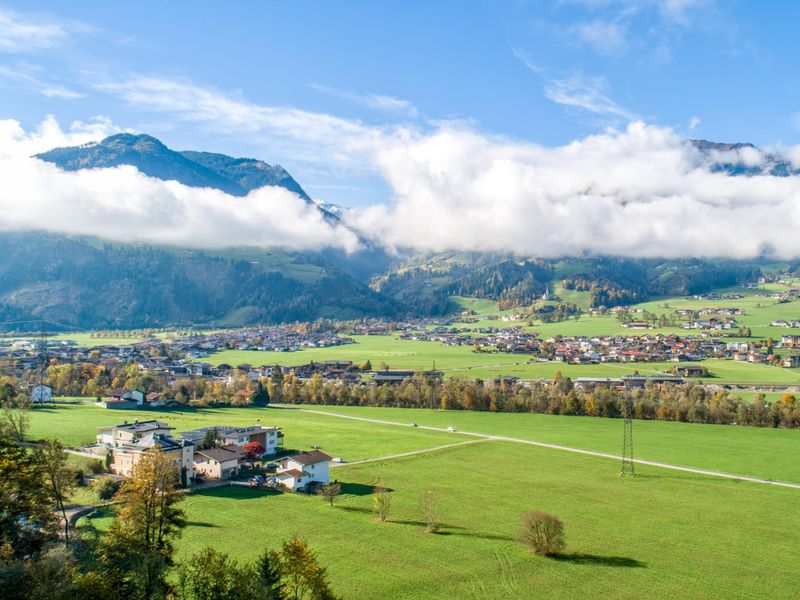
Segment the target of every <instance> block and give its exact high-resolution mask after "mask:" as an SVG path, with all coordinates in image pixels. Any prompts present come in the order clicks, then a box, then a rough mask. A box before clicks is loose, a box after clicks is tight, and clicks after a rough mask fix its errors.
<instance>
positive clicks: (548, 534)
mask: <svg viewBox="0 0 800 600" xmlns="http://www.w3.org/2000/svg"><path fill="white" fill-rule="evenodd" d="M517 538H518V539H519V541H520V542H522V543H523V544H525V546H527V548H528V549H529V550H530V551H531V552H534V553H536V554H538V555H539V556H553V555H555V554H558V553H560V552H562V551H563V550H564V548H565V547H566V544H565V543H564V524H563V523H562V522H561V519H559V518H558V517H557V516H555V515H550V514H548V513H546V512H542V511H539V510H529V511H526V512H524V513H522V515H521V516H520V523H519V531H518V532H517Z"/></svg>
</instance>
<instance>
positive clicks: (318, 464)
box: [276, 450, 331, 491]
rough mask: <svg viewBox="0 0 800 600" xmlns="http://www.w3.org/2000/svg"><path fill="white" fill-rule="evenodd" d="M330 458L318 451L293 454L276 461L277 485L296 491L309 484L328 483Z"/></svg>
mask: <svg viewBox="0 0 800 600" xmlns="http://www.w3.org/2000/svg"><path fill="white" fill-rule="evenodd" d="M330 463H331V457H330V456H328V455H327V454H325V453H324V452H321V451H319V450H314V451H313V452H304V453H303V454H295V455H294V456H288V457H286V458H284V459H281V460H279V461H278V465H279V467H278V473H277V475H276V477H277V479H278V483H280V484H281V485H283V486H284V487H286V488H288V489H290V490H292V491H296V490H301V489H304V488H307V487H308V485H309V484H314V483H316V484H325V483H329V482H330V480H331V478H330Z"/></svg>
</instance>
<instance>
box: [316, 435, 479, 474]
mask: <svg viewBox="0 0 800 600" xmlns="http://www.w3.org/2000/svg"><path fill="white" fill-rule="evenodd" d="M488 441H491V440H489V439H477V440H467V441H466V442H455V443H453V444H444V445H443V446H434V447H433V448H423V449H422V450H411V451H410V452H401V453H399V454H389V455H387V456H379V457H377V458H363V459H361V460H354V461H352V462H342V463H332V464H331V467H332V468H335V467H348V466H350V465H362V464H364V463H371V462H378V461H381V460H391V459H393V458H404V457H406V456H414V455H416V454H426V453H428V452H436V451H437V450H445V449H447V448H454V447H456V446H466V445H467V444H480V443H481V442H488Z"/></svg>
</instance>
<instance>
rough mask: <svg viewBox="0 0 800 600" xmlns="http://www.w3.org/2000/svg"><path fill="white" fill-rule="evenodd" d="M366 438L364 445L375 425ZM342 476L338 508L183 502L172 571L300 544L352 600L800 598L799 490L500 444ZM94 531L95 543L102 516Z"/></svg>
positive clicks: (232, 496) (276, 496)
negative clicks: (534, 546)
mask: <svg viewBox="0 0 800 600" xmlns="http://www.w3.org/2000/svg"><path fill="white" fill-rule="evenodd" d="M362 427H363V428H364V433H365V434H366V433H367V432H368V431H369V430H370V428H371V427H372V425H371V424H362ZM402 431H404V432H405V431H407V430H402ZM334 473H335V476H336V478H337V479H338V480H339V481H341V482H342V484H343V485H342V492H343V493H342V495H341V496H340V497H339V499H338V500H337V502H336V505H335V506H334V507H333V508H331V507H329V506H328V505H327V503H326V502H324V501H323V500H322V499H321V498H319V497H313V496H311V497H309V496H302V495H296V494H289V493H274V492H265V491H259V490H251V489H249V488H239V487H223V488H216V489H212V490H207V491H201V492H197V493H193V494H190V495H189V496H188V497H187V499H186V501H185V503H184V509H185V510H186V516H187V519H188V521H189V525H188V527H187V528H186V531H185V533H184V535H183V537H182V538H181V540H180V542H179V544H178V552H179V555H180V556H181V557H188V556H189V555H191V554H192V553H194V552H197V551H198V550H200V549H201V548H203V547H205V546H212V547H214V548H215V549H217V550H220V551H223V552H229V553H231V554H232V555H233V556H235V557H237V558H240V559H253V558H254V557H255V556H256V555H257V553H258V552H260V551H261V550H262V549H263V548H265V547H275V546H277V545H278V544H279V543H280V542H281V541H283V540H285V539H288V538H289V537H291V536H292V535H295V534H297V535H300V536H302V537H304V538H306V539H307V540H308V541H309V543H310V545H311V546H312V548H313V549H314V550H315V551H316V552H317V553H318V555H319V558H320V560H321V561H322V563H323V564H325V565H326V566H327V567H328V568H329V572H330V576H331V581H332V584H333V587H334V589H335V591H336V592H337V593H338V594H339V595H340V596H342V597H345V598H409V599H415V600H423V599H438V598H445V597H448V598H474V599H481V600H483V599H493V598H498V599H500V598H503V599H504V598H590V597H591V598H612V599H627V598H630V599H634V598H636V599H638V598H643V597H649V598H656V597H658V598H668V597H671V598H685V599H695V598H696V599H709V598H724V599H726V600H727V599H732V598H765V597H769V598H777V599H780V598H793V597H795V594H796V587H795V585H796V576H795V575H796V573H795V564H794V561H793V560H792V557H793V556H794V553H795V549H796V548H797V546H798V544H800V527H798V525H800V517H798V513H797V510H796V509H795V507H796V504H797V499H798V495H797V490H785V489H777V488H772V487H770V486H764V485H757V484H751V483H742V482H736V481H728V480H718V479H714V478H708V477H702V476H695V475H690V474H680V473H672V472H667V471H663V470H658V469H652V468H642V469H640V470H639V475H638V476H637V477H636V478H634V479H623V478H620V477H619V476H618V466H617V464H616V463H614V462H611V461H608V460H604V459H599V458H591V457H586V456H578V455H572V454H568V453H563V452H558V451H555V450H548V449H543V448H536V447H530V446H524V445H521V444H513V443H507V442H494V441H489V442H482V443H476V444H471V445H467V446H460V447H457V448H449V449H446V450H440V451H435V452H431V453H427V454H423V455H416V456H412V457H407V458H400V459H394V460H386V461H378V462H374V463H367V464H362V465H351V466H343V467H341V468H337V469H336V470H335V471H334ZM378 480H380V481H381V482H382V483H383V485H386V486H387V487H389V488H390V489H391V490H392V491H391V494H390V495H391V497H392V505H391V509H390V513H389V521H388V522H386V523H378V522H376V521H375V520H374V519H373V518H372V515H371V510H370V506H371V497H370V492H371V490H372V486H373V485H374V483H375V482H376V481H378ZM429 489H430V490H433V491H434V492H435V494H436V498H437V504H438V513H439V523H440V530H439V532H438V533H436V534H426V533H424V532H423V527H422V523H421V517H420V513H419V503H420V497H421V496H422V495H423V493H424V492H425V491H426V490H429ZM756 507H757V509H756ZM533 508H536V509H540V510H544V511H546V512H550V513H553V514H556V515H558V516H559V517H560V518H561V519H562V520H563V521H564V524H565V528H566V539H567V548H566V550H565V552H564V553H563V554H562V555H560V556H558V557H556V558H551V559H546V558H541V557H536V556H534V555H532V554H531V553H530V552H528V551H527V550H525V549H524V548H523V547H522V546H521V545H520V544H519V543H518V542H516V541H515V533H516V529H517V525H518V522H519V515H520V513H521V512H522V511H524V510H529V509H533ZM743 515H747V518H742V517H743ZM88 522H91V523H92V524H93V525H94V526H95V527H97V528H98V529H100V530H102V529H104V528H105V527H107V526H108V523H109V518H108V513H104V514H102V513H101V515H100V518H95V519H91V520H87V519H83V520H82V523H88ZM754 548H758V552H754ZM432 565H435V568H431V567H432Z"/></svg>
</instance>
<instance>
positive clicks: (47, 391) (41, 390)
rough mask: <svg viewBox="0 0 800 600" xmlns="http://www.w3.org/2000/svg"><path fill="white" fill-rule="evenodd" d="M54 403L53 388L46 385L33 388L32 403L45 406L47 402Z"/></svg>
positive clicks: (41, 384) (42, 384)
mask: <svg viewBox="0 0 800 600" xmlns="http://www.w3.org/2000/svg"><path fill="white" fill-rule="evenodd" d="M52 401H53V388H51V387H50V386H49V385H46V384H44V383H40V384H38V385H35V386H33V388H31V402H34V403H38V404H43V403H45V402H52Z"/></svg>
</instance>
